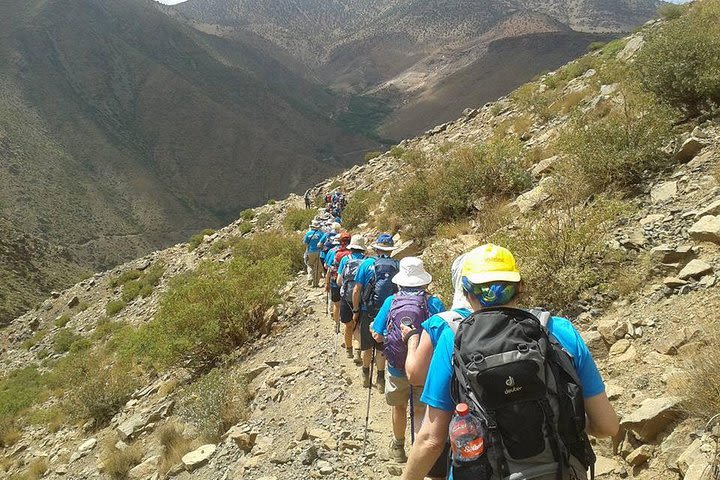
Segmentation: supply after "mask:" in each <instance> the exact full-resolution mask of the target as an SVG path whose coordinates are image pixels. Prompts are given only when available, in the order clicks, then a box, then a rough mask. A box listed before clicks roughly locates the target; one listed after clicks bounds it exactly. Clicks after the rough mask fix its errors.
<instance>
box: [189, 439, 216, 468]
mask: <svg viewBox="0 0 720 480" xmlns="http://www.w3.org/2000/svg"><path fill="white" fill-rule="evenodd" d="M216 449H217V446H216V445H213V444H207V445H203V446H202V447H200V448H198V449H197V450H193V451H192V452H190V453H187V454H185V456H184V457H182V463H183V465H185V469H186V470H187V471H188V472H192V471H193V470H196V469H198V468H200V467H202V466H203V465H205V464H206V463H207V461H208V460H210V457H212V456H213V454H214V453H215V450H216Z"/></svg>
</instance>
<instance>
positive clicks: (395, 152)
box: [390, 145, 405, 158]
mask: <svg viewBox="0 0 720 480" xmlns="http://www.w3.org/2000/svg"><path fill="white" fill-rule="evenodd" d="M404 154H405V149H404V148H403V147H401V146H400V145H395V146H394V147H392V148H391V149H390V155H391V156H393V157H395V158H402V156H403V155H404Z"/></svg>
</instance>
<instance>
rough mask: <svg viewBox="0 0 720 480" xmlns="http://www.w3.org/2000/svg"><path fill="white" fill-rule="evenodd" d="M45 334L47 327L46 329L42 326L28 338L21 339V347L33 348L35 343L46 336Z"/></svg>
mask: <svg viewBox="0 0 720 480" xmlns="http://www.w3.org/2000/svg"><path fill="white" fill-rule="evenodd" d="M47 334H48V329H47V328H43V329H40V330H38V331H37V332H35V333H33V335H32V336H31V337H30V338H28V339H27V340H25V341H23V343H22V345H21V346H22V348H24V349H25V350H30V349H31V348H33V347H34V346H35V345H37V344H39V343H40V342H42V341H43V340H44V339H45V337H46V336H47Z"/></svg>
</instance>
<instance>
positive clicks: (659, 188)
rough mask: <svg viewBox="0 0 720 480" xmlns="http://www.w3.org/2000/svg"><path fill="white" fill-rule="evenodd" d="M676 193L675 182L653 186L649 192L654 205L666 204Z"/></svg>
mask: <svg viewBox="0 0 720 480" xmlns="http://www.w3.org/2000/svg"><path fill="white" fill-rule="evenodd" d="M677 193H678V188H677V182H665V183H660V184H658V185H655V186H654V187H653V188H652V190H650V198H651V199H652V201H653V202H655V203H660V202H666V201H668V200H670V199H671V198H673V197H675V196H676V195H677Z"/></svg>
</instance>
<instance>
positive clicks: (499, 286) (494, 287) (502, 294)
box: [462, 277, 517, 307]
mask: <svg viewBox="0 0 720 480" xmlns="http://www.w3.org/2000/svg"><path fill="white" fill-rule="evenodd" d="M462 284H463V290H465V291H466V292H467V293H469V294H470V295H472V296H474V297H475V298H476V299H477V300H478V301H479V302H480V304H481V305H482V306H483V307H497V306H500V305H505V304H506V303H508V302H509V301H510V300H512V299H513V297H514V296H515V294H516V293H517V283H513V282H493V283H481V284H474V283H471V282H470V280H468V278H467V277H463V278H462Z"/></svg>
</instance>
